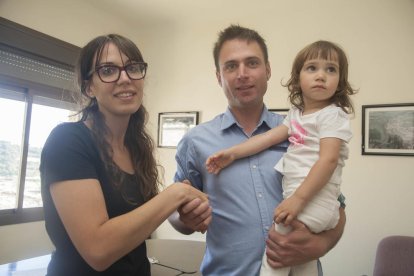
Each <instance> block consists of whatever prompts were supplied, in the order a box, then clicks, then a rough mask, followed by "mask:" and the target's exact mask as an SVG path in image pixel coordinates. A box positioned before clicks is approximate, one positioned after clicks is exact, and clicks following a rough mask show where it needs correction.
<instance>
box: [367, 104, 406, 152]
mask: <svg viewBox="0 0 414 276" xmlns="http://www.w3.org/2000/svg"><path fill="white" fill-rule="evenodd" d="M362 154H363V155H395V156H414V103H402V104H383V105H363V106H362Z"/></svg>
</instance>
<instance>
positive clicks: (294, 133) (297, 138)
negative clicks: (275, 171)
mask: <svg viewBox="0 0 414 276" xmlns="http://www.w3.org/2000/svg"><path fill="white" fill-rule="evenodd" d="M290 125H291V129H290V136H289V142H290V143H291V145H292V146H298V145H303V144H305V137H306V136H307V135H308V133H307V131H306V130H305V129H304V128H303V127H302V126H301V125H300V124H299V123H298V122H297V121H295V120H291V121H290Z"/></svg>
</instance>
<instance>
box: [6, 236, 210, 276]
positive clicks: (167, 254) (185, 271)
mask: <svg viewBox="0 0 414 276" xmlns="http://www.w3.org/2000/svg"><path fill="white" fill-rule="evenodd" d="M146 243H147V255H148V258H149V259H150V261H151V274H152V276H172V275H197V276H201V273H200V272H199V268H200V263H201V260H202V259H203V256H204V250H205V242H203V241H191V240H167V239H149V240H146ZM49 261H50V254H49V255H44V256H39V257H35V258H31V259H26V260H21V261H17V262H13V263H8V264H4V265H0V276H11V275H13V276H29V275H30V276H40V275H42V276H44V275H45V274H46V268H47V265H48V263H49Z"/></svg>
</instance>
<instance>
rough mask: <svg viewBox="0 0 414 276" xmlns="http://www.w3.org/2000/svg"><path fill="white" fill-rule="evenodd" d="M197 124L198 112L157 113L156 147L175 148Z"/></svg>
mask: <svg viewBox="0 0 414 276" xmlns="http://www.w3.org/2000/svg"><path fill="white" fill-rule="evenodd" d="M197 124H198V111H190V112H163V113H158V147H159V148H176V147H177V145H178V142H179V141H180V140H181V138H183V136H184V134H186V133H187V131H189V130H190V129H191V128H193V127H195V126H196V125H197Z"/></svg>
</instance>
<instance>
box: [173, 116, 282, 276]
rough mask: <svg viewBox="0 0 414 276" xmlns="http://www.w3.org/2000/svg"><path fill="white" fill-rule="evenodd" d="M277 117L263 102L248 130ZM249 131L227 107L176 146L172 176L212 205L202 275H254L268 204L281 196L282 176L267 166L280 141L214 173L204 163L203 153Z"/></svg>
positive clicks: (268, 214)
mask: <svg viewBox="0 0 414 276" xmlns="http://www.w3.org/2000/svg"><path fill="white" fill-rule="evenodd" d="M282 122H283V117H282V116H280V115H276V114H274V113H272V112H269V111H268V110H267V109H266V108H264V110H263V113H262V116H261V118H260V121H259V123H258V125H257V127H256V129H255V131H254V132H253V135H256V134H259V133H263V132H265V131H267V130H269V129H270V128H273V127H275V126H277V125H279V124H281V123H282ZM248 138H249V136H248V135H247V134H246V133H245V132H244V131H243V129H242V127H241V126H240V125H239V124H238V123H237V121H236V120H235V118H234V116H233V115H232V113H231V112H230V110H229V109H227V111H226V112H225V113H223V114H220V115H218V116H217V117H215V118H214V119H213V120H211V121H209V122H206V123H203V124H201V125H199V126H197V127H195V128H193V129H192V130H190V131H189V132H188V133H187V134H186V135H185V136H184V138H183V139H182V140H181V142H180V143H179V145H178V148H177V155H176V160H177V172H176V175H175V181H182V180H184V179H188V180H190V181H191V183H192V185H193V186H195V187H197V188H198V189H200V190H201V191H203V192H205V193H207V194H208V195H209V201H210V205H211V207H212V209H213V215H212V222H211V224H210V225H209V228H208V230H207V247H206V252H205V256H204V259H203V262H202V265H201V271H202V273H203V275H220V276H222V275H243V276H245V275H258V274H259V271H260V265H261V261H262V256H263V253H264V250H265V241H266V238H267V233H268V230H269V228H270V227H271V225H272V220H273V211H274V208H275V207H276V206H277V204H279V202H280V201H281V200H282V187H281V179H282V176H281V175H280V173H278V172H277V171H276V170H275V169H274V168H273V167H274V166H275V164H276V163H277V161H278V160H279V159H280V158H281V157H282V155H283V154H284V153H285V152H286V149H287V146H288V143H287V142H283V143H281V144H279V145H276V146H273V147H271V148H270V149H268V150H265V151H263V152H261V153H259V154H256V155H253V156H250V157H247V158H243V159H240V160H237V161H235V162H234V163H233V164H232V165H230V166H229V167H228V168H225V169H223V170H222V171H221V172H220V173H219V174H218V175H213V174H209V173H208V172H207V170H206V168H205V161H206V159H207V157H208V156H210V155H211V154H213V153H215V152H217V151H218V150H221V149H224V148H228V147H231V146H233V145H235V144H238V143H241V142H243V141H245V140H247V139H248Z"/></svg>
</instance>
